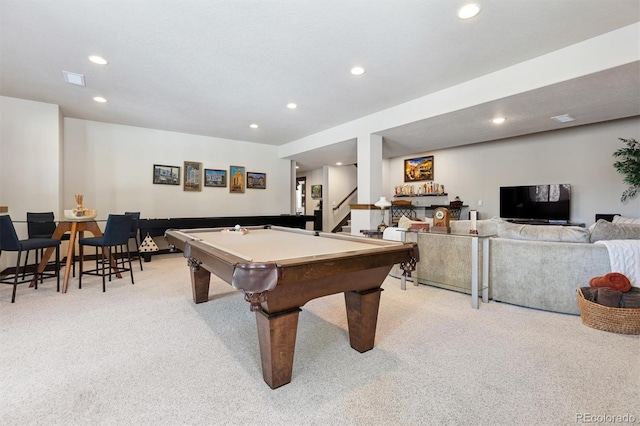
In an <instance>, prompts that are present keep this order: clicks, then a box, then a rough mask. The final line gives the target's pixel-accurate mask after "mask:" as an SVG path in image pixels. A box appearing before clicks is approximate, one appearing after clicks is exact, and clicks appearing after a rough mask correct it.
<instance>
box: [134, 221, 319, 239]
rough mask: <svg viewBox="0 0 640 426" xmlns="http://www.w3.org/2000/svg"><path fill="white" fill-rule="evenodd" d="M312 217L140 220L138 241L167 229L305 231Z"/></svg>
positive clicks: (157, 235)
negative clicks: (277, 228) (273, 228)
mask: <svg viewBox="0 0 640 426" xmlns="http://www.w3.org/2000/svg"><path fill="white" fill-rule="evenodd" d="M314 220H315V217H314V216H305V215H292V214H282V215H274V216H223V217H173V218H168V219H140V221H139V222H138V229H139V231H140V240H141V241H142V240H143V239H144V237H146V236H147V234H149V235H150V236H152V237H162V236H164V233H165V231H166V230H167V229H195V228H221V227H232V226H236V225H240V226H261V225H274V226H286V227H288V228H300V229H306V226H307V222H311V223H313V221H314Z"/></svg>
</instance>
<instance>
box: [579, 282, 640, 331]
mask: <svg viewBox="0 0 640 426" xmlns="http://www.w3.org/2000/svg"><path fill="white" fill-rule="evenodd" d="M578 307H579V308H580V317H581V318H582V323H583V324H584V325H586V326H587V327H591V328H595V329H598V330H603V331H611V332H613V333H620V334H640V308H638V309H636V308H610V307H608V306H603V305H599V304H597V303H595V302H592V301H590V300H587V299H585V298H584V295H583V294H582V289H581V288H578Z"/></svg>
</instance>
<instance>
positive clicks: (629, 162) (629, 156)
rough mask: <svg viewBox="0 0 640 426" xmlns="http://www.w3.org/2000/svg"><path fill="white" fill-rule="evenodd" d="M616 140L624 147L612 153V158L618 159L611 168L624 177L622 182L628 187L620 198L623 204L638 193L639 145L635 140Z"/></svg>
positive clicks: (639, 176)
mask: <svg viewBox="0 0 640 426" xmlns="http://www.w3.org/2000/svg"><path fill="white" fill-rule="evenodd" d="M618 140H620V141H622V142H623V143H624V144H625V147H624V148H620V149H619V150H617V151H616V152H614V153H613V157H614V158H618V159H619V160H618V161H616V162H614V163H613V167H614V168H615V169H616V171H617V172H618V173H620V174H621V175H623V176H624V178H623V179H622V181H623V182H624V183H626V184H627V185H629V188H627V189H626V190H625V191H624V192H623V193H622V196H621V197H620V201H622V202H625V201H627V200H628V199H631V198H634V197H635V196H636V195H638V193H639V192H640V143H639V142H638V141H636V140H635V139H623V138H618Z"/></svg>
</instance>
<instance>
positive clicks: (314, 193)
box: [311, 185, 322, 200]
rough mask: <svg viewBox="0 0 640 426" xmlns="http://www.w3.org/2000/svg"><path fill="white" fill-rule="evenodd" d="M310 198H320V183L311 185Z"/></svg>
mask: <svg viewBox="0 0 640 426" xmlns="http://www.w3.org/2000/svg"><path fill="white" fill-rule="evenodd" d="M311 198H313V199H314V200H319V199H320V198H322V185H311Z"/></svg>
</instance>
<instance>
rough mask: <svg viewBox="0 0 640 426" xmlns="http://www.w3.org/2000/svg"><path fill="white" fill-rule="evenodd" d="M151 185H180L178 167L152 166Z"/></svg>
mask: <svg viewBox="0 0 640 426" xmlns="http://www.w3.org/2000/svg"><path fill="white" fill-rule="evenodd" d="M153 183H154V184H159V185H180V167H178V166H164V165H162V164H154V165H153Z"/></svg>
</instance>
